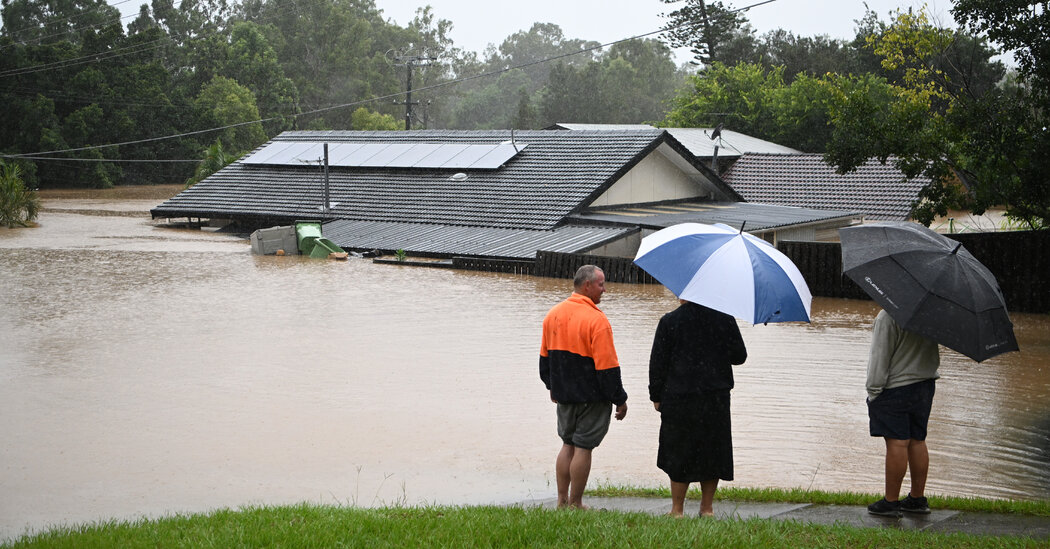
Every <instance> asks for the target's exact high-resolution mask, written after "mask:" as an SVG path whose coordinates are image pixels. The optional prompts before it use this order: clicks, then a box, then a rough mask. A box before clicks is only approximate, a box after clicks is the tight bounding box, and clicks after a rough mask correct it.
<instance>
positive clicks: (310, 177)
mask: <svg viewBox="0 0 1050 549" xmlns="http://www.w3.org/2000/svg"><path fill="white" fill-rule="evenodd" d="M322 143H328V144H329V145H330V146H331V147H333V148H335V147H338V146H339V145H348V144H360V145H370V146H373V147H379V146H381V145H395V144H396V145H398V146H400V147H402V149H403V151H402V153H401V154H403V155H409V156H411V155H412V154H415V155H416V156H414V157H412V158H423V157H424V156H426V155H427V154H445V153H449V152H450V149H449V147H444V146H443V145H448V144H458V145H485V146H487V147H488V148H489V149H492V150H495V149H501V150H503V151H506V150H507V148H508V146H509V147H510V148H511V149H512V150H513V154H507V155H506V158H504V159H503V160H502V163H500V164H499V165H492V164H486V165H484V166H473V165H467V166H464V165H463V164H462V163H460V164H456V163H453V164H452V165H450V166H449V167H434V165H433V163H430V164H428V163H426V162H423V161H420V162H421V163H419V162H417V163H409V162H408V161H407V160H405V159H406V158H409V156H399V155H395V154H393V153H389V154H387V153H384V154H387V156H388V157H390V158H394V159H398V158H399V159H400V160H391V162H393V163H392V164H391V163H384V164H382V165H372V164H370V163H369V162H372V161H354V162H350V163H349V164H346V163H344V165H330V166H329V169H328V182H329V183H328V196H329V205H330V208H329V212H328V218H329V219H331V218H339V219H352V220H357V221H375V222H391V223H426V224H436V225H456V226H474V227H498V228H508V229H529V230H550V229H553V228H554V227H556V226H557V225H559V224H560V223H562V222H563V220H564V219H565V217H566V216H567V215H569V214H570V213H572V212H574V211H578V210H579V209H582V208H583V207H585V206H587V205H588V204H589V203H590V202H591V201H593V200H595V199H597V198H598V197H601V196H602V194H603V193H604V192H605V191H606V190H608V189H609V188H610V187H611V186H612V185H613V184H614V183H616V181H617V180H618V179H619V178H620V177H621V176H623V175H624V174H626V173H628V172H629V171H630V170H631V168H632V167H634V166H635V165H637V164H639V163H640V162H642V160H643V159H645V158H646V157H648V156H649V155H650V154H652V153H653V152H654V151H657V150H660V151H661V152H662V154H664V155H665V156H668V157H669V159H670V160H671V161H672V162H673V163H674V164H675V165H676V166H678V169H685V170H687V171H690V172H691V173H692V174H695V178H696V179H695V180H694V181H695V182H697V185H701V184H702V185H704V186H706V187H707V188H709V190H710V191H711V192H712V193H714V194H715V195H716V196H720V197H722V199H730V200H733V199H738V198H739V195H738V194H736V193H735V192H734V191H733V190H732V189H731V188H729V187H728V186H727V185H725V183H723V182H722V181H721V179H719V178H718V176H717V175H715V174H714V173H713V172H711V171H710V169H708V168H707V167H706V166H704V165H703V164H702V163H701V162H699V161H697V160H696V159H695V158H693V157H692V156H691V155H690V154H689V152H688V151H687V150H686V149H685V148H684V146H683V145H682V144H681V143H679V142H678V141H677V140H676V139H674V138H673V137H672V136H670V134H668V133H667V132H665V131H663V130H659V129H655V128H653V129H640V130H637V129H636V130H622V131H621V130H600V131H573V132H568V131H543V130H536V131H515V132H512V131H509V130H498V131H444V130H442V131H438V130H429V131H428V130H423V131H388V132H356V131H330V132H318V131H297V132H285V133H282V134H281V135H279V136H277V137H276V138H274V140H273V141H271V142H270V143H268V144H267V145H265V146H264V147H261V148H260V149H256V151H253V153H252V154H251V155H249V156H248V157H246V158H245V159H244V160H242V161H238V162H234V163H232V164H230V165H228V166H226V167H225V168H223V169H221V170H219V171H218V172H216V173H215V174H213V175H211V176H210V177H208V178H207V179H205V180H204V181H202V182H200V183H197V184H196V185H194V186H192V187H190V188H189V189H187V190H185V191H183V192H181V193H179V194H178V195H176V196H175V197H173V198H171V199H169V200H167V201H166V202H164V203H163V204H160V205H159V206H157V207H156V208H154V209H153V210H151V213H152V215H153V217H155V218H156V217H201V218H225V219H256V220H265V221H266V222H269V223H271V224H277V223H281V222H287V221H290V220H295V219H304V218H306V219H311V218H318V217H320V216H321V215H322V214H323V213H324V210H323V204H324V197H325V184H324V180H325V179H324V174H323V170H322V168H321V166H320V165H319V163H318V162H317V159H318V154H317V146H318V145H320V144H322ZM285 144H287V145H288V147H282V145H285ZM296 144H298V145H299V148H300V149H302V151H300V152H297V153H295V154H285V153H284V152H282V151H284V150H285V149H290V148H294V147H292V146H293V145H296ZM303 144H310V145H307V146H304V145H303ZM414 145H417V146H415V147H414ZM419 145H425V146H424V147H422V148H421V147H419ZM351 149H352V148H350V147H345V148H343V149H342V153H345V155H346V156H345V157H341V158H351V156H352V155H353V154H354V152H353V150H351ZM438 149H441V150H440V151H439V150H438ZM377 150H378V149H377ZM264 151H268V152H267V154H262V153H263V152H264ZM303 151H305V152H303ZM412 151H414V152H412ZM342 153H341V154H342ZM375 154H379V153H378V152H376V153H375ZM274 155H276V157H277V158H278V159H279V161H277V162H276V163H271V162H270V160H271V159H272V158H274ZM282 155H283V156H282ZM331 156H334V155H333V154H332V152H331V151H330V157H331ZM348 162H349V161H348ZM330 164H331V162H330ZM373 164H378V162H373ZM690 177H693V176H690Z"/></svg>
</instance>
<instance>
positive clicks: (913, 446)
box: [908, 439, 930, 498]
mask: <svg viewBox="0 0 1050 549" xmlns="http://www.w3.org/2000/svg"><path fill="white" fill-rule="evenodd" d="M908 468H909V469H911V492H910V494H911V497H913V498H921V497H924V496H925V495H926V477H927V475H928V474H929V472H930V451H929V449H928V448H927V447H926V441H925V440H915V439H912V440H910V441H908Z"/></svg>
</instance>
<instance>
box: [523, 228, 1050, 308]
mask: <svg viewBox="0 0 1050 549" xmlns="http://www.w3.org/2000/svg"><path fill="white" fill-rule="evenodd" d="M947 236H948V237H949V238H953V239H955V240H958V241H959V242H962V244H963V246H965V247H966V249H967V250H969V251H970V253H971V254H973V256H974V257H976V258H977V260H978V261H980V262H981V263H984V264H985V265H986V266H987V267H988V269H989V270H991V271H992V273H993V274H994V275H995V277H996V279H997V280H998V281H999V287H1000V288H1002V290H1003V296H1004V297H1005V298H1006V305H1007V308H1008V309H1009V310H1010V311H1011V312H1029V313H1050V231H1018V232H1002V233H968V234H953V235H947ZM778 248H779V249H780V251H781V252H783V253H784V255H786V256H788V257H789V258H791V260H792V261H793V262H794V263H795V265H797V266H798V269H799V271H800V272H801V273H802V276H803V278H805V279H806V284H808V285H809V289H810V291H811V292H812V293H813V295H815V296H822V297H842V298H849V299H869V298H868V295H867V294H865V293H864V291H863V290H861V289H860V287H859V286H857V285H856V284H855V283H854V282H853V281H852V280H850V279H849V278H848V277H846V276H845V275H843V274H842V248H841V246H840V245H839V243H837V242H781V243H780V244H779V245H778ZM586 264H592V265H597V266H598V267H601V269H602V270H603V271H605V279H606V280H607V281H609V282H627V283H641V284H655V283H657V282H656V280H654V279H653V277H652V276H650V275H649V274H648V273H646V272H645V271H643V270H641V269H640V268H639V267H638V266H637V265H635V264H634V262H633V261H631V259H629V258H622V257H603V256H596V255H586V254H563V253H557V252H539V253H538V254H537V255H536V261H535V266H534V268H533V270H532V274H534V275H536V276H547V277H554V278H572V277H573V275H574V274H575V273H576V269H577V268H579V266H580V265H586ZM504 272H506V271H504Z"/></svg>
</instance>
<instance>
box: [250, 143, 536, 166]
mask: <svg viewBox="0 0 1050 549" xmlns="http://www.w3.org/2000/svg"><path fill="white" fill-rule="evenodd" d="M526 146H527V145H512V144H510V143H501V144H498V145H497V144H488V145H465V144H459V143H332V144H330V145H329V146H328V165H329V166H342V167H347V168H431V169H433V168H441V169H456V170H462V169H477V170H493V169H496V168H499V167H500V166H502V165H503V164H505V163H507V161H508V160H510V159H511V158H514V156H515V155H517V154H518V152H520V151H521V150H522V149H524V148H525V147H526ZM323 158H324V144H323V143H318V142H306V141H297V142H291V143H290V142H287V141H278V142H274V143H270V144H269V145H266V146H265V147H263V148H262V149H260V150H258V151H257V152H255V153H253V154H252V155H250V156H248V157H247V158H245V159H243V160H241V163H243V164H268V165H285V166H299V165H302V164H304V163H311V164H313V163H317V162H319V161H322V160H323Z"/></svg>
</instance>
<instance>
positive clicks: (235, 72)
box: [222, 22, 299, 135]
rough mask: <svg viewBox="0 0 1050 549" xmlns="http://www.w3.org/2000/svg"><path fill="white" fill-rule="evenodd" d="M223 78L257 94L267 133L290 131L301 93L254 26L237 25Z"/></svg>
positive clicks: (242, 23) (244, 23)
mask: <svg viewBox="0 0 1050 549" xmlns="http://www.w3.org/2000/svg"><path fill="white" fill-rule="evenodd" d="M222 73H223V75H224V76H228V77H230V78H233V79H234V80H236V81H237V83H238V84H240V85H242V86H244V87H246V88H248V89H250V90H251V91H252V93H253V94H254V95H255V98H256V101H258V103H259V105H260V108H259V114H260V116H262V118H265V119H273V118H276V120H269V121H268V122H266V123H265V128H266V130H267V134H269V135H277V134H278V133H280V132H282V131H284V130H287V129H290V128H291V127H292V122H293V121H294V115H296V114H298V102H299V92H298V90H297V89H296V87H295V84H294V83H293V82H292V81H291V79H289V78H287V77H286V76H285V75H284V69H282V68H281V65H280V64H279V63H278V62H277V54H276V53H275V52H274V50H273V48H272V47H270V44H269V41H267V39H266V37H265V36H264V35H263V33H262V32H261V31H260V29H259V28H258V27H257V26H256V25H255V24H254V23H246V22H241V23H236V24H234V26H233V33H232V35H231V36H230V58H229V61H228V62H227V63H226V66H225V67H224V68H223V69H222Z"/></svg>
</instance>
